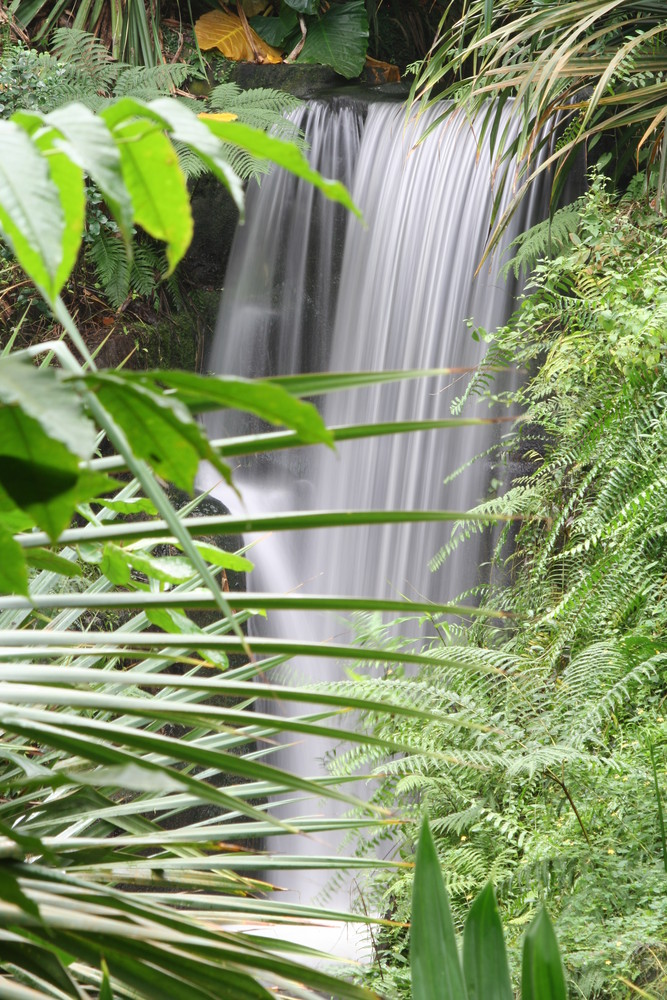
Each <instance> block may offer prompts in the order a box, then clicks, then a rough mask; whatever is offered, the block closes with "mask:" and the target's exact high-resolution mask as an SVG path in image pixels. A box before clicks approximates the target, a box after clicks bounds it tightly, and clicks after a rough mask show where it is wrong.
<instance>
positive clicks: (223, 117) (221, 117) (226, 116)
mask: <svg viewBox="0 0 667 1000" xmlns="http://www.w3.org/2000/svg"><path fill="white" fill-rule="evenodd" d="M197 118H210V119H212V121H214V122H235V121H236V119H237V118H238V115H235V114H234V113H233V112H232V111H201V112H200V113H199V114H198V115H197Z"/></svg>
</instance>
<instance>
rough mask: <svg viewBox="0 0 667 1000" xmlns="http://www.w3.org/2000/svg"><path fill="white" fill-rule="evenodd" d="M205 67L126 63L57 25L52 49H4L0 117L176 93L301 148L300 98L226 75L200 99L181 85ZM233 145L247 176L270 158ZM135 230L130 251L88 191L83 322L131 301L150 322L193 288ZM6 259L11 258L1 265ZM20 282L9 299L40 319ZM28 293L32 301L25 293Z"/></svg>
mask: <svg viewBox="0 0 667 1000" xmlns="http://www.w3.org/2000/svg"><path fill="white" fill-rule="evenodd" d="M201 76H202V71H201V70H200V69H199V68H198V67H196V66H192V65H189V64H187V63H185V62H174V63H160V64H159V65H157V66H130V65H127V64H125V63H122V62H119V61H118V60H116V59H114V57H113V56H112V55H111V53H110V52H109V50H108V49H107V47H106V46H105V45H104V44H103V43H102V42H100V41H99V39H97V38H95V37H94V36H93V35H92V34H89V33H88V32H86V31H81V30H79V29H74V28H58V29H56V30H55V31H54V32H53V35H52V36H51V39H50V46H49V50H48V51H46V52H39V51H37V50H36V49H31V48H29V47H27V46H26V45H23V44H21V43H17V44H14V45H11V46H6V47H5V48H4V49H3V51H2V57H1V59H0V117H3V118H9V117H10V116H11V115H12V114H14V113H15V112H16V111H18V110H20V109H28V110H34V111H39V112H41V113H43V114H46V113H48V112H50V111H54V110H56V109H57V108H60V107H62V106H64V105H66V104H69V103H72V102H79V103H81V104H85V105H86V106H87V107H89V108H90V109H91V110H93V111H99V110H101V109H103V108H104V107H105V106H106V105H108V104H109V103H110V102H111V101H113V100H117V99H118V98H121V97H132V98H136V99H138V100H141V101H151V100H154V99H156V98H158V97H163V96H173V97H176V98H177V99H178V100H180V101H181V102H183V103H184V104H186V105H187V106H188V107H192V106H193V104H194V105H197V106H198V109H200V110H201V111H202V112H226V113H228V114H232V115H234V116H235V117H236V118H237V119H238V120H239V121H242V122H244V123H245V124H247V125H251V126H253V127H255V128H261V129H264V130H266V131H269V130H271V131H272V133H273V134H275V135H278V136H279V137H280V138H283V139H287V140H291V141H296V142H297V144H298V145H300V146H301V147H302V148H303V145H304V142H303V136H302V135H301V133H300V132H299V130H298V128H297V127H296V126H295V125H294V124H293V123H292V122H291V121H289V120H288V119H287V118H286V115H287V114H288V113H289V112H290V111H292V110H294V109H295V108H296V107H298V105H299V103H300V102H299V101H298V100H296V99H295V98H294V97H292V96H291V95H289V94H283V93H281V92H280V91H275V90H270V89H266V88H257V89H254V90H249V91H242V90H241V89H240V88H239V87H237V86H236V85H235V84H233V83H230V82H226V81H223V82H221V83H219V84H218V85H217V86H216V87H214V88H213V89H212V90H211V93H210V94H209V95H208V96H207V97H206V98H196V97H194V95H193V94H192V93H190V92H189V91H188V90H187V89H185V88H186V87H187V85H188V84H189V83H191V82H193V81H195V82H201V80H200V78H201ZM227 149H228V157H229V163H230V166H231V167H232V168H233V169H234V170H235V171H236V173H237V174H238V175H239V176H240V177H241V178H242V179H244V180H249V179H251V178H252V179H255V180H258V179H259V178H261V176H262V174H263V173H264V172H265V171H266V170H267V169H268V165H267V163H266V161H265V160H262V159H260V158H257V157H254V156H251V155H250V154H248V153H246V152H245V151H244V150H241V149H239V148H238V147H236V146H232V145H230V144H228V146H227ZM176 151H177V153H178V155H179V160H180V163H181V167H182V169H183V171H184V173H185V174H186V176H187V177H188V178H189V179H190V180H191V181H194V180H195V179H197V178H198V177H200V176H201V175H202V174H203V173H205V172H207V169H208V168H207V167H206V165H205V164H204V162H203V161H202V160H201V159H200V158H199V157H198V156H197V155H196V154H195V153H194V152H192V151H191V150H189V149H188V148H187V147H185V146H184V145H183V144H176ZM133 237H134V238H133V244H132V252H131V253H128V248H127V247H126V245H125V243H124V241H123V240H122V238H121V235H120V232H119V230H118V226H117V225H116V224H115V222H114V221H113V219H112V218H111V212H110V211H109V210H108V209H107V207H106V206H105V205H104V202H103V200H102V198H101V196H100V195H99V194H98V193H96V192H95V191H94V190H93V191H91V196H90V198H89V207H88V216H87V224H86V233H85V235H84V241H83V249H84V252H83V254H82V258H81V260H80V262H79V266H78V268H77V270H76V272H75V274H74V276H73V281H72V282H71V287H70V291H71V293H72V294H73V296H74V299H75V300H76V308H77V311H78V314H79V321H80V322H82V323H83V324H84V325H85V324H86V322H89V323H90V324H92V325H95V324H96V323H99V313H100V311H101V310H102V311H104V310H105V307H107V309H111V310H113V311H114V312H118V311H123V312H125V311H127V310H128V309H130V311H131V312H132V313H134V314H135V315H136V316H137V318H138V319H141V320H143V321H150V318H151V313H152V314H155V315H159V314H168V313H169V312H170V311H171V310H175V311H178V310H181V309H183V308H185V306H186V302H187V299H188V296H189V292H190V290H189V289H184V287H183V284H182V280H181V277H180V274H178V273H177V274H175V275H172V276H171V277H170V278H168V279H167V280H166V281H163V279H162V276H163V275H164V274H165V273H166V271H167V262H166V258H165V255H164V251H163V249H162V247H161V246H160V245H159V244H158V243H157V242H156V241H155V240H152V239H151V238H150V237H148V236H146V235H145V234H141V235H139V234H138V233H137V231H136V230H135V232H134V234H133ZM7 266H8V262H7V263H6V265H5V269H6V267H7ZM20 280H21V278H20V276H19V272H18V269H15V270H13V269H11V268H9V273H8V274H7V278H6V280H4V281H3V286H4V288H12V287H13V286H14V284H15V283H16V282H17V281H20ZM23 286H25V289H26V290H25V291H24V292H23V295H22V296H18V298H16V297H13V296H12V293H9V298H8V300H7V302H6V305H7V306H8V307H9V306H11V311H13V312H14V314H16V313H17V312H18V313H19V315H20V312H21V308H22V306H24V305H26V304H27V305H31V306H32V308H31V311H30V319H31V323H32V325H33V327H34V326H35V325H37V326H39V323H40V316H41V314H40V309H41V307H40V306H39V304H38V301H37V297H36V295H35V294H34V293H33V292H32V291H28V290H27V285H26V283H25V282H23ZM24 299H29V301H26V302H24ZM35 310H36V311H35Z"/></svg>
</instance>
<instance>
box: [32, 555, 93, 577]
mask: <svg viewBox="0 0 667 1000" xmlns="http://www.w3.org/2000/svg"><path fill="white" fill-rule="evenodd" d="M25 557H26V561H27V563H28V565H29V566H31V567H32V569H39V570H47V571H48V572H49V573H58V574H59V575H60V576H67V577H75V576H81V573H82V571H81V567H80V566H79V565H78V564H77V563H75V562H73V561H72V560H71V559H64V558H63V556H59V555H56V553H55V552H51V551H50V550H49V549H27V550H26V554H25Z"/></svg>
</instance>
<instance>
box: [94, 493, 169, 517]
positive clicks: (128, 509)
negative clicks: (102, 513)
mask: <svg viewBox="0 0 667 1000" xmlns="http://www.w3.org/2000/svg"><path fill="white" fill-rule="evenodd" d="M97 502H98V503H101V504H103V505H104V506H105V507H106V508H107V510H115V511H116V512H117V513H118V514H149V515H150V516H151V517H155V516H156V515H157V510H156V508H155V504H154V503H153V501H152V500H147V499H146V497H135V498H134V499H132V500H116V499H115V498H114V497H100V499H99V500H98V501H97Z"/></svg>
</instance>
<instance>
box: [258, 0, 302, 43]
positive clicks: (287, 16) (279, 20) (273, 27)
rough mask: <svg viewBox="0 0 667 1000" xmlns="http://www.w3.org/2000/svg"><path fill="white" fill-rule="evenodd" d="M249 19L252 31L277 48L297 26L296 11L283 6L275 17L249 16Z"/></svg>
mask: <svg viewBox="0 0 667 1000" xmlns="http://www.w3.org/2000/svg"><path fill="white" fill-rule="evenodd" d="M290 6H291V5H290ZM249 20H250V26H251V27H252V29H253V31H256V32H257V34H258V35H259V37H260V38H263V39H264V41H265V42H268V44H269V45H273V46H274V47H275V48H278V49H279V48H281V46H282V45H283V43H284V42H285V39H286V38H288V36H289V35H291V34H292V32H293V31H294V29H295V28H298V23H299V22H298V20H297V15H296V11H295V10H294V9H290V7H283V8H282V9H281V10H280V12H279V14H278V16H277V17H251V18H250V19H249Z"/></svg>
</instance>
